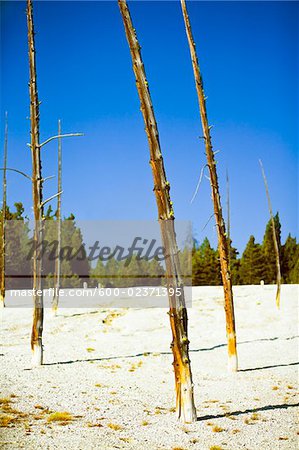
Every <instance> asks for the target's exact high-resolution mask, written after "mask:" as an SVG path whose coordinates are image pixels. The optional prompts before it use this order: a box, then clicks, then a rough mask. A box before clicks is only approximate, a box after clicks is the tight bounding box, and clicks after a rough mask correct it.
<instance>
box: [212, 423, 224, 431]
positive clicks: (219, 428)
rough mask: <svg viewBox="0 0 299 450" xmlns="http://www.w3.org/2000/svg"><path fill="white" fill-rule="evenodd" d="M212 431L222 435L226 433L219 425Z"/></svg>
mask: <svg viewBox="0 0 299 450" xmlns="http://www.w3.org/2000/svg"><path fill="white" fill-rule="evenodd" d="M212 431H213V432H214V433H222V431H224V428H222V427H220V426H218V425H214V426H213V428H212Z"/></svg>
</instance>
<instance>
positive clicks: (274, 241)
mask: <svg viewBox="0 0 299 450" xmlns="http://www.w3.org/2000/svg"><path fill="white" fill-rule="evenodd" d="M259 163H260V166H261V171H262V175H263V180H264V184H265V190H266V196H267V200H268V208H269V213H270V220H271V225H272V235H273V245H274V251H275V262H276V283H277V290H276V306H277V308H279V307H280V287H281V270H280V257H279V247H278V240H277V235H276V230H275V222H274V217H273V211H272V204H271V199H270V193H269V187H268V182H267V178H266V174H265V170H264V166H263V163H262V160H261V159H260V160H259Z"/></svg>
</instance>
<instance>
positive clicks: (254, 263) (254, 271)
mask: <svg viewBox="0 0 299 450" xmlns="http://www.w3.org/2000/svg"><path fill="white" fill-rule="evenodd" d="M264 275H265V259H264V254H263V251H262V247H261V245H260V244H257V243H256V242H255V238H254V236H250V238H249V241H248V243H247V245H246V248H245V250H244V253H243V255H242V258H241V260H240V268H239V277H240V278H239V281H240V284H259V283H260V281H261V280H263V279H264Z"/></svg>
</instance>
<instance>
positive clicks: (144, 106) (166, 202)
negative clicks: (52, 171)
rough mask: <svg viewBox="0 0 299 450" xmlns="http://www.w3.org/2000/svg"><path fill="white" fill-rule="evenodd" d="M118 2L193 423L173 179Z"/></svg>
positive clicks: (179, 371)
mask: <svg viewBox="0 0 299 450" xmlns="http://www.w3.org/2000/svg"><path fill="white" fill-rule="evenodd" d="M118 4H119V7H120V11H121V15H122V18H123V22H124V27H125V32H126V36H127V40H128V43H129V47H130V51H131V56H132V62H133V70H134V73H135V77H136V85H137V90H138V94H139V98H140V104H141V111H142V114H143V119H144V123H145V131H146V134H147V138H148V143H149V149H150V164H151V168H152V173H153V178H154V192H155V196H156V202H157V208H158V215H159V223H160V228H161V237H162V243H163V245H164V248H165V252H166V255H167V257H166V274H167V286H168V295H169V304H170V312H169V315H170V324H171V330H172V336H173V341H172V344H171V348H172V352H173V357H174V362H173V366H174V373H175V385H176V411H177V416H178V418H179V419H180V420H181V421H182V422H185V423H191V422H194V421H195V420H196V409H195V405H194V397H193V383H192V374H191V365H190V359H189V341H188V334H187V322H188V318H187V309H186V304H185V297H184V290H183V282H182V278H181V274H180V265H179V258H178V248H177V242H176V235H175V229H174V213H173V209H172V203H171V201H170V195H169V182H168V181H167V179H166V174H165V169H164V162H163V157H162V153H161V147H160V141H159V134H158V127H157V123H156V119H155V114H154V110H153V105H152V101H151V96H150V92H149V88H148V83H147V81H146V75H145V69H144V66H143V62H142V58H141V53H140V46H139V43H138V40H137V36H136V32H135V30H134V28H133V24H132V20H131V17H130V13H129V9H128V5H127V3H126V1H125V0H118ZM170 287H172V288H174V292H175V294H174V295H170V291H169V288H170ZM176 288H179V290H180V292H181V295H178V294H177V292H179V290H176Z"/></svg>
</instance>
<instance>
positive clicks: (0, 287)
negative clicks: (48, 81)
mask: <svg viewBox="0 0 299 450" xmlns="http://www.w3.org/2000/svg"><path fill="white" fill-rule="evenodd" d="M7 143H8V119H7V113H5V131H4V157H3V179H2V192H3V196H2V223H1V225H2V229H1V235H2V240H1V244H2V249H1V250H2V251H1V280H0V283H1V284H0V302H1V306H5V259H6V258H5V250H6V248H5V247H6V236H5V225H6V196H7V180H6V171H7Z"/></svg>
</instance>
